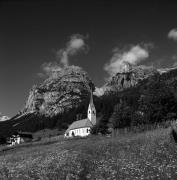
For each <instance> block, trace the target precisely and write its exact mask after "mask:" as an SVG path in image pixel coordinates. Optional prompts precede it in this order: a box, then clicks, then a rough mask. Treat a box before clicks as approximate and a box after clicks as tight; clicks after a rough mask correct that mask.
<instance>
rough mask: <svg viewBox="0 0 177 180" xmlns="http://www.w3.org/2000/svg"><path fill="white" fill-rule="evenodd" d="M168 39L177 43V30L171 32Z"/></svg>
mask: <svg viewBox="0 0 177 180" xmlns="http://www.w3.org/2000/svg"><path fill="white" fill-rule="evenodd" d="M168 38H169V39H173V40H174V41H177V28H176V29H172V30H170V31H169V33H168Z"/></svg>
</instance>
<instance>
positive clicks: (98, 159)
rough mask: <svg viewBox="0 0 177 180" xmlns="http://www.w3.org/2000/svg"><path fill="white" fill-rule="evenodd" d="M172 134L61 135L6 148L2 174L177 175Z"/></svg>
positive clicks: (17, 179)
mask: <svg viewBox="0 0 177 180" xmlns="http://www.w3.org/2000/svg"><path fill="white" fill-rule="evenodd" d="M169 134H170V129H157V130H153V131H148V132H145V133H140V134H131V133H129V134H127V135H120V136H116V137H109V138H108V137H101V136H92V137H89V138H86V139H73V140H63V139H62V138H58V139H57V138H55V139H50V140H45V141H41V142H37V143H33V144H31V145H30V144H29V145H27V144H26V145H21V146H18V147H15V148H13V149H10V150H6V151H5V150H4V151H2V150H1V152H0V179H8V180H11V179H13V180H29V179H30V180H33V179H34V180H36V179H42V180H49V179H50V180H57V179H59V180H63V179H67V180H72V179H80V180H84V179H99V180H104V179H105V180H109V179H118V180H121V179H123V180H124V179H130V180H133V179H138V180H139V179H160V180H163V179H164V180H167V179H177V145H176V144H175V143H174V142H173V140H172V139H171V137H170V135H169Z"/></svg>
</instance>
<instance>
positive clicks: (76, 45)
mask: <svg viewBox="0 0 177 180" xmlns="http://www.w3.org/2000/svg"><path fill="white" fill-rule="evenodd" d="M84 40H85V37H84V36H82V35H80V34H74V35H72V36H71V37H70V40H69V41H68V42H67V44H66V48H64V49H59V50H58V51H57V58H58V59H59V60H60V63H61V64H62V65H63V66H68V65H69V56H73V55H76V54H77V53H78V52H80V51H85V50H87V49H88V48H87V45H86V44H85V41H84Z"/></svg>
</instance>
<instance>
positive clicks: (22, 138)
mask: <svg viewBox="0 0 177 180" xmlns="http://www.w3.org/2000/svg"><path fill="white" fill-rule="evenodd" d="M32 139H33V136H32V134H31V133H27V132H19V133H14V134H13V135H12V136H11V137H10V138H9V144H10V146H14V145H17V144H21V143H25V142H31V141H32Z"/></svg>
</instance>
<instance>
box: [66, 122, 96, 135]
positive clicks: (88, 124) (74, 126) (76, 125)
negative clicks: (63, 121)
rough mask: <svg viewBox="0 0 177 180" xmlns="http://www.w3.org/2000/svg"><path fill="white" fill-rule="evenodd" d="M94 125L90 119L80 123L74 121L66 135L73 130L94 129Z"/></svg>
mask: <svg viewBox="0 0 177 180" xmlns="http://www.w3.org/2000/svg"><path fill="white" fill-rule="evenodd" d="M92 126H93V124H92V123H91V121H90V120H89V119H82V120H79V121H74V122H73V123H72V124H71V125H70V126H69V128H68V129H67V130H66V133H67V132H69V131H70V130H73V129H79V128H85V127H92Z"/></svg>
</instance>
